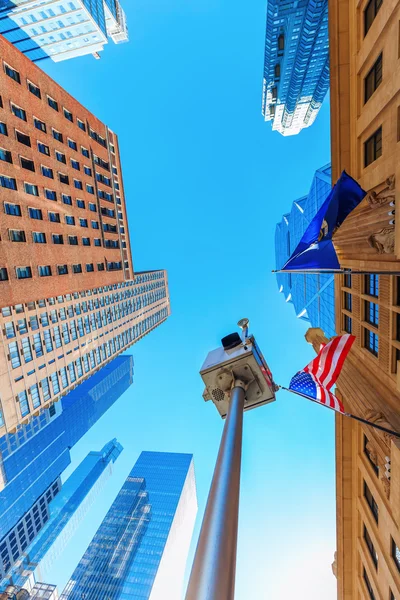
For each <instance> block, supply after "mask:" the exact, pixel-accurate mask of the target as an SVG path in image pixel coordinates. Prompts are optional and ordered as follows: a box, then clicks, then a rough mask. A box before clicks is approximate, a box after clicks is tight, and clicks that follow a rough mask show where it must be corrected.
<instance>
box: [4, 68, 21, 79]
mask: <svg viewBox="0 0 400 600" xmlns="http://www.w3.org/2000/svg"><path fill="white" fill-rule="evenodd" d="M4 71H5V73H6V75H8V76H9V77H11V79H14V81H16V82H17V83H21V78H20V76H19V73H18V71H16V70H15V69H13V68H12V67H10V66H9V65H7V64H6V63H4Z"/></svg>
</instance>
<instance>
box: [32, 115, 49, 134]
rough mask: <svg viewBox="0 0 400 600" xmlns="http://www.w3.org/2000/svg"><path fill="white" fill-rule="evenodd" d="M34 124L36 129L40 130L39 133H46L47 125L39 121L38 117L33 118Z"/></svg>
mask: <svg viewBox="0 0 400 600" xmlns="http://www.w3.org/2000/svg"><path fill="white" fill-rule="evenodd" d="M33 124H34V126H35V127H36V129H39V131H43V132H44V133H46V123H44V122H43V121H41V120H40V119H37V118H36V117H33Z"/></svg>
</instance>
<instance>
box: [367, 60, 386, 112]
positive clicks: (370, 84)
mask: <svg viewBox="0 0 400 600" xmlns="http://www.w3.org/2000/svg"><path fill="white" fill-rule="evenodd" d="M381 83H382V54H380V55H379V56H378V58H377V59H376V61H375V64H374V65H373V67H372V68H371V69H370V70H369V71H368V74H367V76H366V78H365V79H364V102H368V100H369V99H370V98H371V96H372V94H373V93H374V92H375V90H376V89H377V88H378V87H379V85H380V84H381Z"/></svg>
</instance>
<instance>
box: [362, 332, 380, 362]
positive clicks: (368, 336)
mask: <svg viewBox="0 0 400 600" xmlns="http://www.w3.org/2000/svg"><path fill="white" fill-rule="evenodd" d="M364 344H365V348H366V349H367V350H368V351H369V352H371V354H373V355H374V356H378V346H379V344H378V335H377V334H376V333H374V332H373V331H370V330H369V329H365V330H364Z"/></svg>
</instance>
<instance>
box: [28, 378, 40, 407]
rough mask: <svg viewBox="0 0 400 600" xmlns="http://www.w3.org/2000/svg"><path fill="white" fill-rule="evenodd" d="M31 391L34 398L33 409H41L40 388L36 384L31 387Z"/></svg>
mask: <svg viewBox="0 0 400 600" xmlns="http://www.w3.org/2000/svg"><path fill="white" fill-rule="evenodd" d="M29 391H30V394H31V398H32V406H33V408H39V406H40V404H41V402H40V394H39V387H38V385H37V383H34V384H33V385H31V387H30V388H29Z"/></svg>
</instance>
